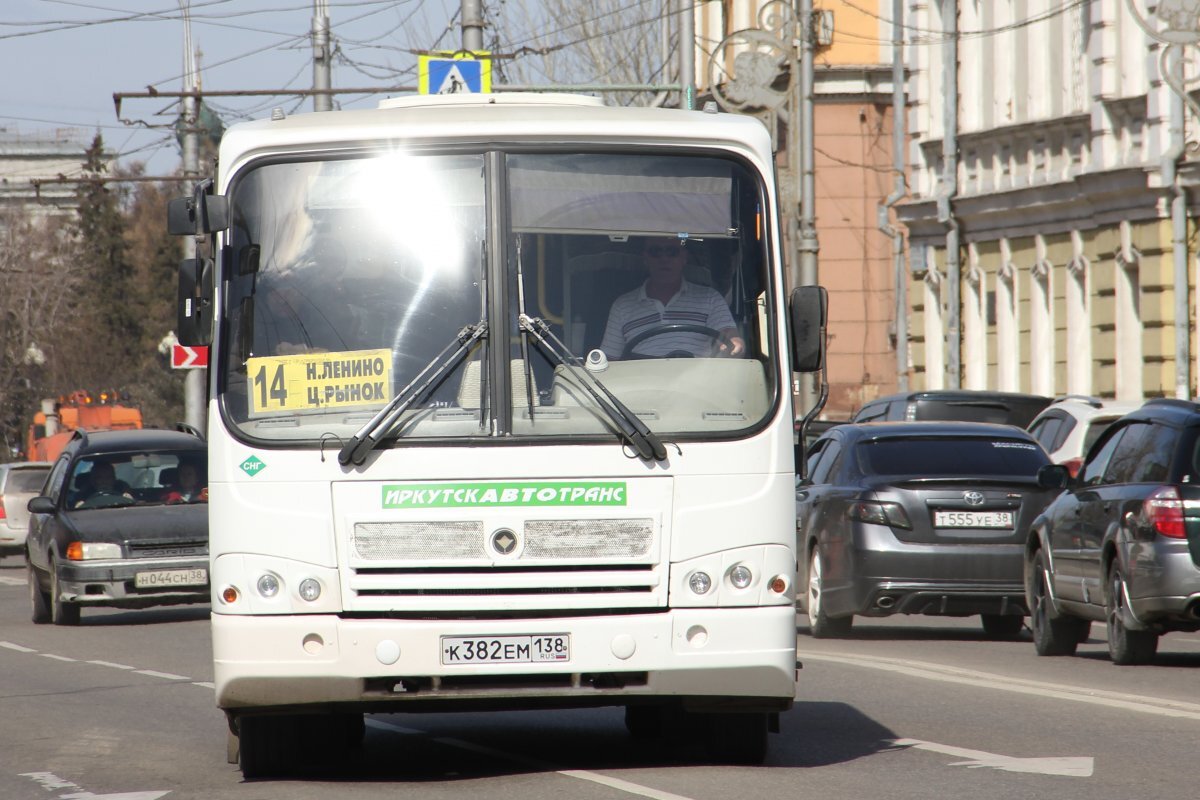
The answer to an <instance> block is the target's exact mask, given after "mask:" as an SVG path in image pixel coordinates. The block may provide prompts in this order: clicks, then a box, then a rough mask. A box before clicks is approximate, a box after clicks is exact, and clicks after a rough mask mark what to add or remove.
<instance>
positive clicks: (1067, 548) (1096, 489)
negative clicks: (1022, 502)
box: [1025, 400, 1200, 664]
mask: <svg viewBox="0 0 1200 800" xmlns="http://www.w3.org/2000/svg"><path fill="white" fill-rule="evenodd" d="M1198 446H1200V404H1198V403H1193V402H1188V401H1184V400H1151V401H1149V402H1147V403H1146V404H1145V405H1143V406H1142V407H1141V408H1140V409H1138V410H1137V411H1134V412H1132V413H1130V414H1127V415H1125V416H1124V417H1122V418H1121V419H1120V420H1118V421H1117V422H1116V423H1114V424H1113V426H1112V427H1111V428H1109V429H1108V430H1107V431H1105V433H1104V434H1103V435H1102V436H1101V437H1100V438H1099V439H1097V440H1096V443H1095V444H1094V445H1092V448H1091V450H1089V451H1088V454H1087V457H1086V459H1085V460H1084V462H1083V466H1082V467H1081V468H1080V470H1079V474H1078V476H1077V477H1076V478H1070V477H1069V475H1068V473H1067V469H1066V467H1063V466H1060V465H1051V466H1047V467H1043V468H1042V470H1041V472H1039V475H1038V479H1039V482H1040V483H1041V484H1042V485H1044V486H1047V487H1051V486H1063V487H1065V488H1066V491H1065V492H1063V493H1062V494H1061V495H1059V496H1058V497H1057V498H1056V499H1055V501H1054V502H1053V503H1051V504H1050V505H1049V506H1048V507H1047V508H1046V510H1045V511H1044V512H1043V513H1042V514H1041V515H1040V516H1039V517H1038V518H1037V519H1036V520H1034V523H1033V526H1032V528H1031V530H1030V535H1029V541H1028V543H1027V545H1026V553H1025V576H1026V577H1025V584H1026V595H1027V600H1028V604H1029V608H1030V617H1031V619H1030V625H1031V627H1032V629H1033V641H1034V646H1035V647H1036V648H1037V652H1038V654H1039V655H1069V654H1072V653H1074V652H1075V649H1076V647H1077V646H1078V644H1079V643H1080V642H1081V641H1083V640H1084V639H1086V638H1087V634H1088V631H1089V630H1090V628H1091V623H1092V621H1093V620H1096V621H1099V620H1103V621H1104V622H1105V623H1106V625H1107V627H1108V650H1109V654H1110V655H1111V657H1112V660H1113V661H1114V662H1115V663H1117V664H1139V663H1145V662H1147V661H1149V660H1151V659H1152V658H1153V657H1154V653H1155V651H1156V650H1157V648H1158V637H1159V636H1160V635H1161V634H1163V633H1166V632H1167V631H1174V630H1187V631H1194V630H1198V629H1200V447H1198Z"/></svg>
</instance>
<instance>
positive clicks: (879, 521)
mask: <svg viewBox="0 0 1200 800" xmlns="http://www.w3.org/2000/svg"><path fill="white" fill-rule="evenodd" d="M846 516H847V517H849V518H850V519H855V520H858V521H859V522H869V523H871V524H872V525H889V526H891V527H893V528H905V529H911V528H912V523H911V522H909V521H908V514H905V513H904V506H902V505H900V504H899V503H877V502H872V501H869V500H860V501H858V502H856V503H851V504H850V507H849V508H847V509H846Z"/></svg>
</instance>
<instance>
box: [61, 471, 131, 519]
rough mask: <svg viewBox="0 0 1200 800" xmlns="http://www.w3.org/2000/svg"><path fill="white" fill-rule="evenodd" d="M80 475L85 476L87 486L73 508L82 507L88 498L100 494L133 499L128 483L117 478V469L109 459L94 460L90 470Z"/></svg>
mask: <svg viewBox="0 0 1200 800" xmlns="http://www.w3.org/2000/svg"><path fill="white" fill-rule="evenodd" d="M81 477H86V478H87V487H86V488H85V489H84V490H83V491H82V492H81V493H80V495H79V497H78V498H77V499H76V500H75V508H81V507H83V506H84V505H85V504H86V503H87V501H88V500H90V499H92V498H93V497H97V496H100V495H109V496H117V497H127V498H129V499H130V500H132V499H133V494H132V492H131V491H130V489H129V484H127V483H126V482H125V481H121V480H117V471H116V469H115V468H114V467H113V465H112V463H111V462H109V461H97V462H95V463H94V464H93V465H92V469H91V471H90V472H88V473H86V474H85V475H84V476H81Z"/></svg>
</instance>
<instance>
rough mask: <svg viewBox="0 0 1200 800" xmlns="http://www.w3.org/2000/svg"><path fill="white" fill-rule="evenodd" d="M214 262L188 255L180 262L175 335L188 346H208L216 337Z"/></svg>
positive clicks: (181, 342)
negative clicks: (213, 325)
mask: <svg viewBox="0 0 1200 800" xmlns="http://www.w3.org/2000/svg"><path fill="white" fill-rule="evenodd" d="M212 298H213V276H212V261H211V260H210V259H207V258H185V259H184V260H183V261H181V262H179V296H178V309H177V312H178V316H177V319H176V323H175V336H176V338H178V339H179V343H180V344H182V345H186V346H189V347H190V346H192V345H206V344H209V342H210V341H211V340H212V323H213V303H212Z"/></svg>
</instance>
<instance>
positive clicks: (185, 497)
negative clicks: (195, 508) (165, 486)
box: [164, 461, 208, 503]
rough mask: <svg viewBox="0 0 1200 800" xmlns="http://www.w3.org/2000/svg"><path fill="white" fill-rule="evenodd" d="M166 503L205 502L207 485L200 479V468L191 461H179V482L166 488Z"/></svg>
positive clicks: (206, 499)
mask: <svg viewBox="0 0 1200 800" xmlns="http://www.w3.org/2000/svg"><path fill="white" fill-rule="evenodd" d="M164 500H165V502H167V503H207V502H208V487H207V486H204V485H203V481H202V480H201V479H200V468H199V467H198V466H197V465H196V464H194V463H192V462H191V461H181V462H179V484H178V485H177V486H173V487H171V488H170V489H169V490H167V494H166V497H165V498H164Z"/></svg>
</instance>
